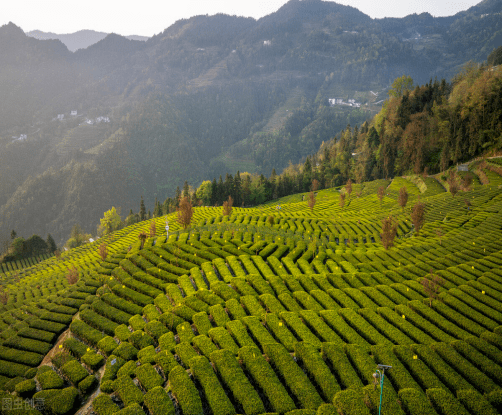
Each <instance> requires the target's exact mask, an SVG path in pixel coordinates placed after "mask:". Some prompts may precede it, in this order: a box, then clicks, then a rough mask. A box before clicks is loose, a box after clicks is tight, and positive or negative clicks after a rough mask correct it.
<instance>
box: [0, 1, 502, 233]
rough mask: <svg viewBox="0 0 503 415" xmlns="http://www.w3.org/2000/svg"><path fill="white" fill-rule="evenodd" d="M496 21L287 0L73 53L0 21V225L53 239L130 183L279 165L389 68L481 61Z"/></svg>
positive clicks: (90, 226) (163, 190)
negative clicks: (267, 9)
mask: <svg viewBox="0 0 503 415" xmlns="http://www.w3.org/2000/svg"><path fill="white" fill-rule="evenodd" d="M501 23H502V22H501V1H500V0H484V1H483V2H481V3H480V4H479V5H477V6H474V7H472V8H470V9H469V10H467V11H465V12H462V13H458V14H457V15H455V16H451V17H442V18H436V17H433V16H431V15H429V14H427V13H425V14H421V15H411V16H407V17H405V18H403V19H371V18H370V17H369V16H367V15H365V14H364V13H362V12H360V11H358V10H357V9H355V8H353V7H349V6H342V5H339V4H336V3H334V2H328V1H321V0H311V1H299V0H290V1H289V2H288V3H287V4H285V5H284V6H282V7H281V8H280V9H279V10H278V11H277V12H275V13H272V14H270V15H268V16H265V17H263V18H261V19H259V20H255V19H252V18H244V17H236V16H228V15H223V14H218V15H215V16H195V17H192V18H190V19H182V20H179V21H177V22H176V23H174V24H173V25H171V26H170V27H168V28H166V29H165V30H164V31H163V32H161V33H159V34H157V35H155V36H153V37H151V38H149V39H148V40H147V41H145V42H141V41H138V40H129V39H127V38H125V37H123V36H120V35H116V34H109V35H107V36H106V37H104V38H103V39H101V40H99V41H97V42H96V43H94V44H92V45H90V46H88V47H87V48H85V49H79V50H77V51H76V52H73V53H72V52H70V51H69V50H68V48H67V47H66V46H65V45H64V44H63V43H62V41H61V40H57V39H56V40H38V39H36V38H33V37H29V36H27V35H26V34H25V33H24V32H23V31H22V30H21V28H19V27H17V26H16V25H15V24H13V23H10V24H8V25H5V26H2V27H0V76H1V79H2V82H0V96H1V97H2V99H1V100H0V177H1V178H2V180H0V240H1V239H2V237H4V236H6V235H7V236H8V235H9V233H10V231H11V230H12V229H13V228H14V229H15V230H16V232H18V234H19V235H22V234H24V235H31V234H33V233H39V234H41V235H45V234H46V233H51V235H53V236H54V237H55V239H56V240H57V241H58V242H61V241H62V240H63V239H67V237H68V233H69V230H70V229H71V227H72V226H73V224H75V223H80V224H81V225H82V227H83V228H84V229H85V230H86V231H87V232H90V231H92V230H94V229H95V227H96V224H97V223H98V222H99V218H100V217H101V216H102V214H103V212H104V210H107V209H108V208H109V207H110V206H112V205H113V206H116V207H122V212H123V213H125V212H127V211H128V210H129V209H130V208H134V209H135V210H136V209H137V207H136V205H137V204H138V203H139V200H140V196H142V195H143V197H144V200H145V203H146V205H147V207H153V206H154V200H155V199H156V198H157V199H158V200H160V201H163V200H164V199H165V198H166V197H167V196H173V195H174V193H175V189H176V187H177V186H180V187H181V186H182V185H183V182H184V181H185V180H187V181H188V183H189V184H190V185H191V186H194V187H196V186H198V185H199V183H201V181H202V180H207V179H212V178H213V177H216V178H217V179H218V177H219V175H222V176H224V177H225V174H226V173H235V172H236V171H237V170H239V171H240V172H243V171H247V172H250V173H255V172H257V173H263V174H265V175H269V174H270V172H271V170H272V168H273V167H274V168H275V169H276V171H278V172H279V171H281V169H282V168H284V167H286V166H288V165H289V161H292V162H293V163H298V162H299V161H301V160H305V158H306V156H307V155H308V154H313V153H314V152H315V151H317V150H318V149H319V146H320V144H321V143H322V142H328V141H330V140H332V139H333V138H334V136H335V135H336V134H337V133H339V132H340V131H341V130H342V129H345V128H346V126H347V125H351V126H352V127H354V126H355V124H358V125H361V124H362V123H363V122H364V121H365V120H366V119H369V118H371V116H372V115H374V114H376V113H377V112H378V111H379V110H380V109H381V104H382V102H383V101H384V100H385V99H386V98H387V90H388V89H389V88H390V86H391V84H392V82H393V81H394V80H395V79H396V78H397V77H401V76H402V75H410V76H411V77H412V79H413V81H414V83H417V84H420V85H421V84H425V83H428V82H429V81H430V79H432V80H433V79H435V78H436V77H437V78H438V79H439V80H440V79H442V78H445V79H447V80H450V79H451V78H452V77H453V76H454V75H456V74H457V73H459V71H460V70H461V69H462V68H463V66H464V65H465V64H466V63H467V62H468V61H470V60H473V61H475V62H483V61H485V60H486V59H487V56H488V55H489V54H490V53H491V51H492V50H493V49H494V48H496V47H499V46H501ZM329 99H330V102H329ZM336 103H344V105H342V104H336ZM353 104H354V105H353ZM71 111H77V114H78V116H71ZM58 115H61V116H63V120H62V121H59V120H58V118H57V116H58ZM101 116H107V117H109V119H110V122H109V123H106V124H104V123H101V124H98V123H94V120H96V119H97V118H98V117H101ZM21 135H23V136H24V135H26V136H27V138H26V140H17V138H18V137H20V136H21ZM15 139H16V140H15ZM27 160H29V162H28V161H27Z"/></svg>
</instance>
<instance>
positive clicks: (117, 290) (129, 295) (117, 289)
mask: <svg viewBox="0 0 503 415" xmlns="http://www.w3.org/2000/svg"><path fill="white" fill-rule="evenodd" d="M112 291H113V292H114V294H116V295H117V296H119V297H121V298H124V299H125V300H127V301H130V302H131V303H133V304H136V305H138V306H140V307H144V306H146V305H147V304H151V303H153V302H154V300H153V298H152V297H149V296H148V295H144V294H141V293H139V292H136V291H134V290H132V289H131V288H129V287H127V286H126V285H121V284H116V285H114V286H113V287H112Z"/></svg>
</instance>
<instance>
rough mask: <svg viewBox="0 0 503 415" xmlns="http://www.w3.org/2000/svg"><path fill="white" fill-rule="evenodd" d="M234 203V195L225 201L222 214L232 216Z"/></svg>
mask: <svg viewBox="0 0 503 415" xmlns="http://www.w3.org/2000/svg"><path fill="white" fill-rule="evenodd" d="M233 203H234V200H233V199H232V197H230V196H229V199H227V200H226V201H225V202H224V203H223V210H222V214H223V215H224V216H230V215H232V204H233Z"/></svg>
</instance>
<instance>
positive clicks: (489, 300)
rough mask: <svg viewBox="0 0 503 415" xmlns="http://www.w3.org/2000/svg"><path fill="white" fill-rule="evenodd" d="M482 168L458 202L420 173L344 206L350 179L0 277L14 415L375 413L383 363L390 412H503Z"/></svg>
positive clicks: (495, 193) (498, 286)
mask: <svg viewBox="0 0 503 415" xmlns="http://www.w3.org/2000/svg"><path fill="white" fill-rule="evenodd" d="M494 163H498V159H496V160H495V161H494ZM499 163H501V159H499ZM470 168H471V170H472V172H474V174H475V175H476V176H475V177H476V178H477V180H476V181H475V182H474V183H472V185H471V188H470V190H467V191H462V192H459V193H457V194H456V195H455V196H453V195H452V194H451V193H450V192H448V191H446V188H445V187H444V186H443V184H442V183H441V182H442V180H440V182H439V181H438V180H436V179H435V178H432V177H428V178H423V177H420V176H411V177H397V178H395V179H393V180H392V181H386V180H378V181H374V182H368V183H362V184H358V185H353V191H352V193H351V195H348V196H347V197H346V200H345V204H344V206H341V203H340V194H341V192H344V191H345V190H344V187H342V188H336V189H326V190H322V191H319V192H318V193H317V196H316V203H315V206H314V208H313V209H312V210H311V209H310V208H309V207H308V205H307V200H308V197H307V196H308V195H307V194H305V195H301V194H298V195H293V196H289V197H286V198H283V199H281V200H277V201H274V203H270V204H267V205H263V206H259V207H255V208H235V207H234V208H233V209H232V214H231V215H230V216H223V215H222V208H213V207H198V208H195V209H194V216H193V219H192V223H191V226H190V227H189V228H187V229H185V230H184V229H182V228H181V227H180V225H179V224H177V222H176V213H174V214H170V215H168V216H163V217H159V218H154V219H151V220H148V221H144V222H140V223H138V224H135V225H132V226H130V227H127V228H124V229H122V230H120V231H118V232H115V233H114V234H112V235H111V237H110V238H109V239H108V240H106V244H107V249H108V257H107V258H106V259H105V260H104V261H103V260H101V258H100V256H99V254H98V248H99V243H98V242H96V243H92V244H87V245H84V246H82V247H79V248H76V249H72V250H71V251H69V252H67V253H65V254H64V255H63V256H62V257H61V259H59V260H58V259H57V258H55V257H52V258H49V259H46V260H44V261H43V262H41V263H39V264H37V265H35V266H31V267H29V268H25V269H23V270H22V271H18V272H19V273H20V274H19V275H20V278H19V280H16V279H15V278H14V272H13V271H8V272H5V273H3V274H0V278H1V281H2V283H3V285H4V287H5V288H6V290H7V292H8V293H9V297H8V301H7V303H6V304H5V305H2V306H1V314H0V330H1V332H0V338H1V341H0V389H2V391H1V392H0V395H1V396H0V398H1V399H2V403H3V409H2V411H3V413H6V414H21V413H29V414H31V415H38V414H40V413H42V414H61V415H63V414H72V413H76V412H77V411H79V410H81V412H79V413H95V414H97V415H111V414H117V415H126V414H128V415H129V414H138V415H148V414H151V415H166V414H171V415H175V414H183V415H234V414H243V415H260V414H266V413H268V414H273V413H274V414H288V415H315V414H316V415H332V414H333V415H336V414H341V415H369V414H377V413H378V406H379V394H380V392H381V391H380V387H379V386H377V387H376V386H375V385H374V377H373V373H374V372H375V370H376V368H377V364H386V365H391V366H392V369H390V370H389V371H386V377H385V381H384V390H383V402H382V411H381V413H382V414H393V415H425V414H427V415H430V414H431V415H435V414H438V415H452V414H463V415H475V414H481V415H482V414H484V415H486V414H499V413H501V396H502V392H501V381H502V379H501V374H502V370H501V364H502V362H501V360H502V359H501V357H502V353H501V352H502V344H501V324H502V308H501V306H502V299H501V298H502V295H501V292H502V279H501V275H502V270H501V232H502V224H501V220H502V219H501V218H502V209H501V207H502V204H501V203H502V202H501V176H499V175H498V174H496V173H494V172H492V171H489V170H484V169H482V170H480V169H478V168H477V164H472V165H471V166H470ZM482 174H483V175H484V176H483V177H482V176H481V175H482ZM460 179H461V177H460ZM484 182H485V183H486V184H482V183H484ZM381 186H384V187H385V189H386V190H385V195H384V198H383V200H382V203H381V202H380V201H379V199H378V197H377V190H378V188H379V187H381ZM403 187H405V188H406V190H407V192H408V194H409V200H408V203H407V205H406V206H405V208H404V209H403V210H402V208H401V207H400V206H399V205H398V203H397V198H398V194H399V191H400V189H401V188H403ZM303 196H305V198H304V199H305V200H303ZM418 196H420V198H421V202H422V203H424V205H425V219H426V221H425V224H424V226H423V228H422V229H421V231H420V233H419V235H418V236H416V235H415V230H414V229H413V226H412V221H411V211H412V208H413V206H414V204H415V203H416V201H417V198H418ZM468 202H469V203H468ZM388 216H392V217H393V218H394V219H395V220H396V222H397V237H396V238H395V241H394V246H393V247H391V248H389V249H385V248H384V247H383V244H382V243H381V237H380V234H381V232H382V222H381V221H382V219H384V218H386V217H388ZM166 219H167V220H169V223H170V235H169V238H166V234H165V231H164V224H165V220H166ZM152 222H155V224H156V235H155V236H153V237H150V238H148V239H147V240H146V241H145V243H144V246H143V248H142V249H140V247H141V242H140V240H139V239H138V234H139V233H140V232H142V231H144V232H147V233H148V232H149V229H150V226H151V223H152ZM100 242H101V241H100ZM72 267H75V268H76V269H77V270H78V271H79V277H80V278H79V281H78V282H77V283H76V284H69V282H68V281H67V279H66V278H65V275H66V274H67V270H68V269H69V268H72ZM432 275H435V276H438V277H441V278H442V280H443V281H444V284H443V286H441V287H440V292H439V294H438V296H437V298H436V299H433V300H432V302H431V307H430V298H428V296H427V294H426V292H425V289H424V285H423V284H422V282H421V281H422V280H423V278H424V277H425V276H432ZM19 399H22V400H23V402H24V400H25V399H28V402H31V404H33V406H35V403H37V402H38V403H40V402H43V403H44V405H43V406H40V407H37V408H32V407H31V406H25V405H24V404H23V405H22V406H21V408H20V407H19V405H18V406H16V403H17V404H19V402H20V401H19ZM9 402H10V404H11V406H9Z"/></svg>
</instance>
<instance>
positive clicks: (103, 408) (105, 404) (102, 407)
mask: <svg viewBox="0 0 503 415" xmlns="http://www.w3.org/2000/svg"><path fill="white" fill-rule="evenodd" d="M92 407H93V410H94V412H96V413H97V414H98V415H113V414H115V413H116V412H119V407H118V406H117V405H116V404H115V403H114V401H112V398H111V397H110V396H109V395H106V394H104V393H100V394H99V395H98V396H97V397H96V398H94V400H93V404H92Z"/></svg>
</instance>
